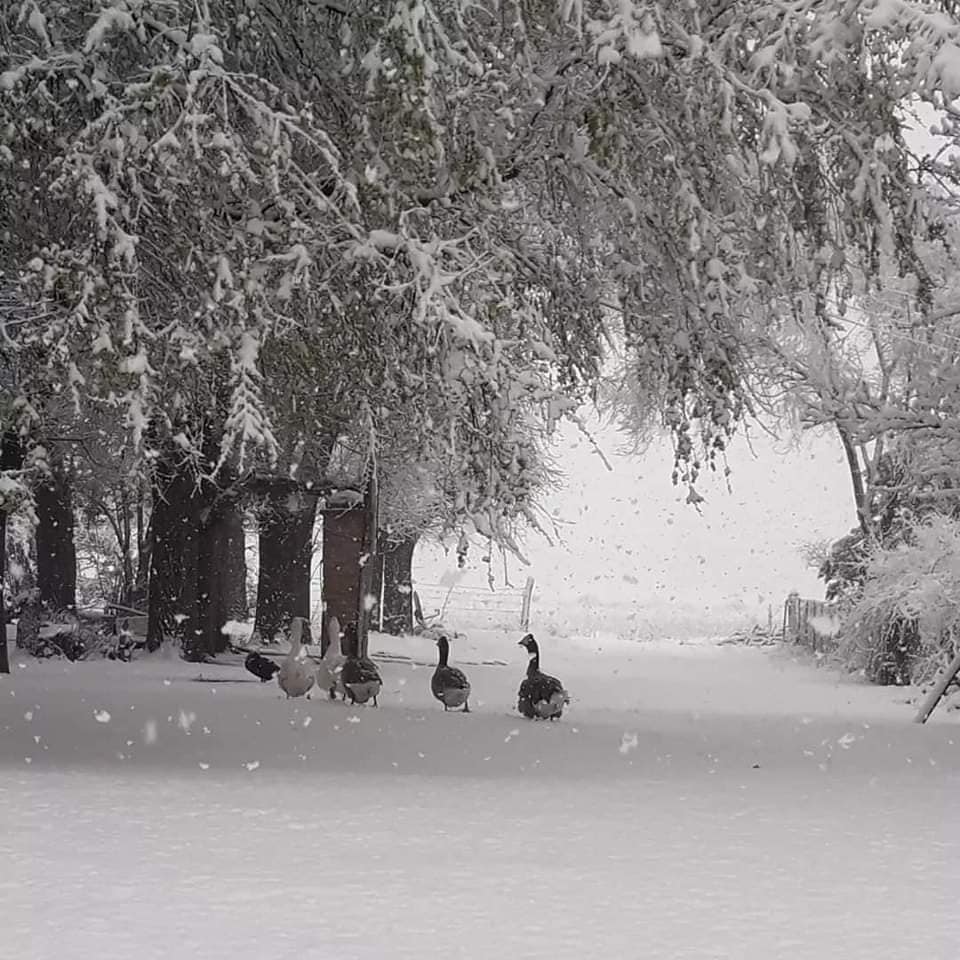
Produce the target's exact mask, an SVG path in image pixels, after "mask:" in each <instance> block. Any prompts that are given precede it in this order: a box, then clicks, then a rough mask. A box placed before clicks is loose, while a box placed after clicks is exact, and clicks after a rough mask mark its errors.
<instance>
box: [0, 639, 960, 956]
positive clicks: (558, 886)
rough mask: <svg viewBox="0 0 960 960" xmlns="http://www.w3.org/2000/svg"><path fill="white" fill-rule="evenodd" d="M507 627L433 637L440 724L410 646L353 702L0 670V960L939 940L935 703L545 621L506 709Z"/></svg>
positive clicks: (589, 952)
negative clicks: (542, 716) (443, 678)
mask: <svg viewBox="0 0 960 960" xmlns="http://www.w3.org/2000/svg"><path fill="white" fill-rule="evenodd" d="M517 639H519V637H518V636H515V635H512V634H510V635H508V634H490V635H485V636H483V637H479V638H472V639H471V640H466V639H464V640H459V641H457V642H456V643H455V645H454V647H453V650H452V660H453V662H454V663H456V664H458V665H459V666H461V667H463V668H464V669H465V670H466V671H467V672H468V674H469V676H470V679H471V681H472V683H473V687H474V698H473V699H474V712H473V713H471V714H468V715H464V714H460V713H449V714H444V712H443V710H442V709H441V708H440V706H439V705H438V704H437V703H436V702H435V701H433V700H432V699H431V697H430V693H429V676H430V667H428V666H426V665H425V664H429V663H431V662H432V659H433V653H434V651H433V648H432V645H431V644H430V643H429V642H428V641H426V640H424V639H406V640H393V639H388V638H383V637H378V636H375V637H373V638H371V651H374V652H377V651H385V650H387V651H389V652H391V653H392V654H394V655H396V654H402V655H404V656H406V657H408V658H410V659H407V660H402V659H396V657H394V658H391V659H389V660H388V659H386V658H383V659H382V663H381V665H382V672H383V674H384V681H385V685H384V691H383V694H382V696H381V707H380V708H379V709H373V708H350V707H347V706H344V705H342V704H331V703H328V702H325V701H323V700H312V701H305V700H299V701H287V700H284V699H281V698H280V697H279V695H278V690H277V688H276V686H275V684H264V685H261V684H259V683H257V682H256V681H255V680H253V679H252V678H250V677H249V674H246V673H245V672H244V671H243V670H242V669H241V668H238V666H237V665H236V664H226V665H223V666H203V667H198V666H197V665H191V664H186V663H183V662H181V661H178V660H174V659H164V658H156V659H147V660H142V661H139V662H137V663H134V664H130V665H124V664H115V663H107V662H100V663H86V664H65V663H60V662H49V661H48V662H34V661H29V662H25V661H23V660H20V659H16V657H15V663H14V670H13V674H12V676H10V677H0V807H2V810H3V817H2V820H0V864H2V865H3V866H2V868H0V903H2V904H3V908H4V925H3V932H2V938H0V956H2V957H4V958H7V957H9V958H17V960H54V958H56V960H134V958H136V960H151V958H163V960H188V958H198V960H201V958H202V960H221V958H222V960H254V958H255V960H286V958H318V960H328V958H329V960H354V958H356V960H361V958H364V960H366V958H370V960H374V958H375V960H390V958H397V960H406V958H416V960H433V958H437V960H454V958H470V960H486V958H490V960H498V958H501V957H509V958H512V960H517V958H531V960H535V958H545V960H546V958H549V960H566V958H576V960H589V958H594V957H597V958H601V957H602V958H622V960H635V958H636V960H639V958H644V960H660V958H662V960H860V958H863V960H920V958H922V960H956V958H958V957H960V909H958V903H960V900H958V896H960V829H958V817H957V813H958V810H960V715H958V714H957V713H952V714H951V713H947V712H946V711H944V710H943V709H942V708H941V709H940V710H938V711H937V713H936V714H934V717H933V718H932V720H931V722H930V723H929V724H928V725H927V726H925V727H921V726H917V725H915V724H913V723H911V719H912V716H913V713H914V708H913V707H911V706H909V705H907V704H906V703H905V702H904V701H905V700H906V698H907V697H908V696H909V695H910V691H905V690H902V689H890V688H887V689H883V688H875V687H869V686H866V685H863V684H859V683H857V682H855V681H852V680H849V679H846V678H842V677H839V676H838V675H836V674H834V673H832V672H830V671H827V670H818V669H816V668H814V667H812V666H810V665H807V664H803V663H799V662H795V661H794V660H792V659H791V657H790V656H789V654H788V652H786V651H783V650H779V649H771V648H767V649H755V648H745V647H739V646H730V645H717V644H713V643H708V642H702V643H697V644H685V645H680V644H674V643H667V642H662V643H647V644H626V643H623V642H619V641H615V640H612V639H610V640H607V641H602V640H601V641H598V640H591V639H581V640H577V639H565V640H559V639H555V638H547V637H544V638H542V639H543V667H544V669H545V670H546V671H547V672H549V673H554V674H556V675H557V676H559V677H560V678H561V679H562V680H563V681H564V682H565V684H566V686H567V687H568V688H569V689H570V691H571V693H572V694H573V696H574V702H573V704H572V705H571V707H570V709H569V711H568V713H567V714H566V715H565V716H564V718H563V719H562V720H561V721H560V722H559V723H554V724H550V723H531V722H529V721H524V720H523V719H521V718H520V717H519V716H518V715H517V714H516V713H515V712H513V711H512V706H513V700H514V694H515V691H516V688H517V686H518V684H519V682H520V679H521V676H522V673H523V669H524V666H525V658H524V656H523V651H522V650H521V649H520V648H519V647H517V646H516V641H517ZM11 652H12V653H13V652H14V651H13V650H12V647H11ZM417 661H420V664H418V663H417ZM484 661H486V662H485V663H484ZM495 661H501V662H500V663H496V662H495ZM421 664H423V665H421ZM201 677H202V679H201ZM248 678H249V682H248Z"/></svg>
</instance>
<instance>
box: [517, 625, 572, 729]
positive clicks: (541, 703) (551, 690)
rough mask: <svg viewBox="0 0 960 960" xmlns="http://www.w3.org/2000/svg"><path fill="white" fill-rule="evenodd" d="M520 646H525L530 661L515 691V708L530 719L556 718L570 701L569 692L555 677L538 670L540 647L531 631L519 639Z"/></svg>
mask: <svg viewBox="0 0 960 960" xmlns="http://www.w3.org/2000/svg"><path fill="white" fill-rule="evenodd" d="M520 646H521V647H525V648H526V651H527V653H528V654H529V656H530V662H529V664H527V676H526V678H525V679H524V681H523V683H521V684H520V690H519V691H518V693H517V709H518V710H519V711H520V712H521V713H522V714H523V715H524V716H525V717H527V718H528V719H530V720H534V719H537V718H539V719H541V720H556V719H557V718H558V717H560V715H561V714H562V713H563V708H564V706H565V705H566V704H568V703H569V702H570V694H569V693H567V691H566V690H564V689H563V684H562V683H561V682H560V681H559V680H558V679H557V678H556V677H551V676H548V675H547V674H545V673H541V672H540V647H539V646H537V641H536V640H534V638H533V634H532V633H528V634H527V635H526V636H525V637H524V638H523V639H522V640H521V641H520Z"/></svg>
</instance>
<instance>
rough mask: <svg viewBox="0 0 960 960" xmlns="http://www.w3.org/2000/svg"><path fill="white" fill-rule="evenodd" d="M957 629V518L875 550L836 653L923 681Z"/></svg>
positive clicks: (937, 519)
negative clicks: (899, 671)
mask: <svg viewBox="0 0 960 960" xmlns="http://www.w3.org/2000/svg"><path fill="white" fill-rule="evenodd" d="M958 632H960V521H957V520H953V519H951V518H949V517H944V516H934V517H930V518H928V519H926V520H924V521H922V522H918V523H916V524H915V525H914V526H913V528H912V529H911V531H910V534H909V536H908V539H907V542H905V543H901V544H899V545H897V546H895V547H892V548H883V547H876V548H874V550H873V552H872V554H871V556H870V559H869V561H868V563H867V576H866V581H865V583H864V586H863V590H862V592H861V594H860V597H859V599H858V600H857V602H856V603H855V604H854V606H853V607H852V608H851V610H850V612H849V614H848V616H847V618H846V621H845V623H844V627H843V631H842V634H841V646H840V653H841V655H842V656H844V657H845V659H846V660H847V662H848V663H850V664H851V665H853V666H857V667H860V668H863V669H865V670H866V671H867V672H868V674H873V673H876V672H877V671H878V670H879V671H882V670H883V669H884V668H885V667H886V668H891V667H893V668H894V669H896V670H904V671H906V674H907V675H906V676H904V677H902V678H898V679H899V682H907V681H908V680H913V681H915V682H923V681H925V680H929V679H930V678H931V677H932V676H933V675H934V674H935V673H936V672H937V671H938V670H939V669H940V668H941V667H942V666H943V664H944V663H945V662H946V661H947V660H949V658H950V657H952V656H953V655H954V652H955V648H956V644H957V636H958Z"/></svg>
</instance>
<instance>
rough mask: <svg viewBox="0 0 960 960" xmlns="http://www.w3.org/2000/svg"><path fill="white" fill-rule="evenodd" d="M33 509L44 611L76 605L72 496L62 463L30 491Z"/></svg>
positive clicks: (59, 609)
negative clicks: (32, 493)
mask: <svg viewBox="0 0 960 960" xmlns="http://www.w3.org/2000/svg"><path fill="white" fill-rule="evenodd" d="M34 501H35V503H36V510H37V521H38V522H37V534H36V536H37V588H38V590H39V591H40V603H41V605H42V606H43V607H44V608H45V609H46V610H48V611H51V612H54V611H62V610H72V609H73V608H74V607H76V605H77V592H76V591H77V551H76V546H75V543H74V538H73V531H74V520H73V499H72V496H71V491H70V480H69V478H68V477H67V475H66V473H65V472H64V470H63V467H62V465H60V464H56V465H54V469H53V476H52V477H50V478H48V479H46V480H45V481H44V482H43V483H40V484H38V485H37V487H36V489H35V490H34Z"/></svg>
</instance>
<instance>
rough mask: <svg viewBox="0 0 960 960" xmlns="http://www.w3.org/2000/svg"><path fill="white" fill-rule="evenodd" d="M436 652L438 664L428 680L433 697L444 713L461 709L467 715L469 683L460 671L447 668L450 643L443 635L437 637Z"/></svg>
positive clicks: (468, 709)
mask: <svg viewBox="0 0 960 960" xmlns="http://www.w3.org/2000/svg"><path fill="white" fill-rule="evenodd" d="M437 650H438V651H439V654H440V662H439V663H438V664H437V669H436V670H434V671H433V677H431V679H430V689H431V690H432V691H433V695H434V696H435V697H436V698H437V699H438V700H439V701H440V702H441V703H442V704H443V709H444V712H446V711H447V710H450V709H451V708H456V707H463V712H464V713H469V712H470V703H469V697H470V681H469V680H468V679H467V675H466V674H465V673H464V672H463V671H462V670H458V669H457V668H456V667H451V666H448V664H447V658H448V657H449V656H450V641H449V640H448V639H447V637H446V636H445V635H444V634H441V635H440V636H439V637H437Z"/></svg>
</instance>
